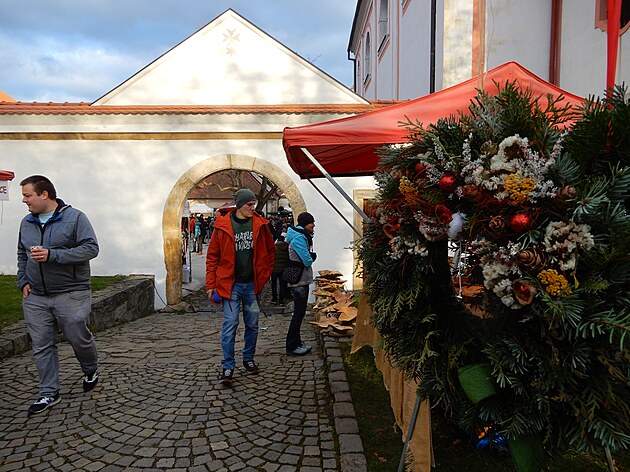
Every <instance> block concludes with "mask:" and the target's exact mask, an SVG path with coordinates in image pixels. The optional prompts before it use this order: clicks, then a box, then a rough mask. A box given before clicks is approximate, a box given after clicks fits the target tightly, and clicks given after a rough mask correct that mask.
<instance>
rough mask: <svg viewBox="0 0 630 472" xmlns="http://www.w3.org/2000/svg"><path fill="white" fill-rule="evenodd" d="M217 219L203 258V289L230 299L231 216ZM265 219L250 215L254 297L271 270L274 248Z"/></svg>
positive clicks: (232, 251) (232, 278) (227, 215)
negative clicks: (204, 285) (204, 269)
mask: <svg viewBox="0 0 630 472" xmlns="http://www.w3.org/2000/svg"><path fill="white" fill-rule="evenodd" d="M234 211H236V210H233V211H231V212H229V213H227V214H226V215H223V216H219V217H218V218H217V220H216V221H215V223H214V231H213V233H212V238H211V239H210V244H209V246H208V253H207V255H206V290H212V289H214V290H215V292H217V293H218V294H219V296H220V297H221V298H230V295H231V294H232V286H233V285H234V263H235V261H236V249H235V247H234V231H233V230H232V221H231V214H232V213H233V212H234ZM268 223H269V220H266V219H265V218H263V217H262V216H260V215H257V214H256V213H254V216H252V229H253V233H254V262H253V264H254V292H255V293H256V295H258V294H259V293H260V292H261V291H262V289H263V287H264V286H265V284H266V283H267V281H268V280H269V278H270V277H271V271H272V270H273V260H274V256H275V252H276V246H275V245H274V243H273V236H272V235H271V231H270V230H269V226H268Z"/></svg>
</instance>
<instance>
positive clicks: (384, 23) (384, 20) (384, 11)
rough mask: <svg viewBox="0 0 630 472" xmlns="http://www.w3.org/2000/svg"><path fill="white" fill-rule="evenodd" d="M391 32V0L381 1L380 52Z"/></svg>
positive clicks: (379, 19) (379, 21)
mask: <svg viewBox="0 0 630 472" xmlns="http://www.w3.org/2000/svg"><path fill="white" fill-rule="evenodd" d="M388 31H389V0H381V3H380V8H379V11H378V50H379V51H380V50H381V48H382V47H383V44H384V43H385V40H386V39H387V33H388Z"/></svg>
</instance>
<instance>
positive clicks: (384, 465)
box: [339, 343, 630, 472]
mask: <svg viewBox="0 0 630 472" xmlns="http://www.w3.org/2000/svg"><path fill="white" fill-rule="evenodd" d="M339 347H340V349H341V355H342V357H343V360H344V364H345V366H346V374H347V377H348V383H349V384H350V390H351V392H352V401H353V403H354V408H355V413H356V416H357V422H358V424H359V434H360V435H361V440H362V441H363V447H364V448H365V455H366V459H367V463H368V471H369V472H386V471H396V470H397V468H398V462H399V461H400V455H401V453H402V446H403V445H402V436H401V432H400V430H399V429H398V428H397V426H396V424H395V419H394V415H393V413H392V410H391V406H390V401H389V393H388V392H387V390H386V389H385V386H384V385H383V377H382V375H381V373H380V371H379V370H378V369H377V368H376V366H375V365H374V356H373V354H372V349H371V348H370V347H367V346H366V347H364V348H362V349H360V350H359V351H358V352H356V353H355V354H353V355H350V347H351V346H350V344H349V343H340V345H339ZM431 426H432V432H433V452H434V457H435V462H436V468H435V469H433V470H435V471H436V472H461V471H463V470H465V471H466V472H513V471H514V470H515V468H514V464H513V462H512V459H511V457H510V454H509V452H507V451H505V452H500V451H496V450H483V451H477V450H476V449H475V447H474V441H473V439H472V438H471V437H469V436H467V435H466V434H464V433H463V432H462V431H460V430H458V429H457V428H456V427H455V426H454V425H452V424H450V423H447V422H446V421H445V420H444V418H443V417H442V415H441V414H440V412H439V411H436V410H434V411H432V415H431ZM613 458H614V461H615V465H616V467H617V470H618V471H619V472H621V471H626V470H627V471H630V452H628V451H623V452H616V453H613ZM569 470H570V471H571V472H609V468H608V463H607V461H606V457H605V454H604V452H603V451H602V453H601V454H586V453H582V452H577V451H573V450H569V451H566V452H565V453H564V454H562V455H561V456H558V457H555V458H554V460H553V461H551V462H550V463H549V464H548V468H547V471H548V472H566V471H569Z"/></svg>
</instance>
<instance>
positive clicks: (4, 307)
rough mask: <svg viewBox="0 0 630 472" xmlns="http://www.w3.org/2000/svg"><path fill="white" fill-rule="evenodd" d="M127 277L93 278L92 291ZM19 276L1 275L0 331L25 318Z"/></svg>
mask: <svg viewBox="0 0 630 472" xmlns="http://www.w3.org/2000/svg"><path fill="white" fill-rule="evenodd" d="M126 278H127V276H125V275H111V276H97V277H92V280H91V285H92V291H93V292H98V291H99V290H102V289H104V288H105V287H108V286H110V285H112V284H114V283H116V282H120V281H121V280H124V279H126ZM16 283H17V276H15V275H0V300H2V303H1V304H0V329H2V328H5V327H7V326H10V325H12V324H14V323H17V322H18V321H20V320H21V319H23V318H24V315H23V313H22V293H21V292H20V291H19V290H18V289H17V286H16Z"/></svg>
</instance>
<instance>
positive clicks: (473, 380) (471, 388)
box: [457, 364, 497, 403]
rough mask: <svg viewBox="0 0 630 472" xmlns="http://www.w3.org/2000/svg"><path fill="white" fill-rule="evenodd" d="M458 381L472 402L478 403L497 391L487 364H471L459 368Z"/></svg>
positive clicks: (490, 369)
mask: <svg viewBox="0 0 630 472" xmlns="http://www.w3.org/2000/svg"><path fill="white" fill-rule="evenodd" d="M457 373H458V377H459V383H460V384H461V386H462V388H463V389H464V393H465V394H466V396H467V397H468V398H470V401H472V402H473V403H479V402H480V401H481V400H484V399H486V398H488V397H491V396H492V395H494V394H495V393H497V391H496V389H495V387H494V382H493V380H492V375H491V374H492V367H491V366H490V365H488V364H472V365H467V366H465V367H462V368H460V369H459V370H458V371H457Z"/></svg>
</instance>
